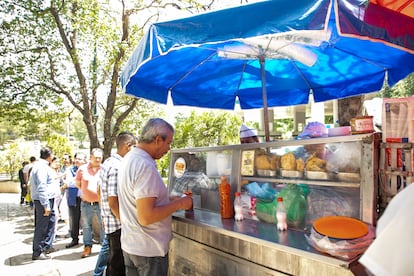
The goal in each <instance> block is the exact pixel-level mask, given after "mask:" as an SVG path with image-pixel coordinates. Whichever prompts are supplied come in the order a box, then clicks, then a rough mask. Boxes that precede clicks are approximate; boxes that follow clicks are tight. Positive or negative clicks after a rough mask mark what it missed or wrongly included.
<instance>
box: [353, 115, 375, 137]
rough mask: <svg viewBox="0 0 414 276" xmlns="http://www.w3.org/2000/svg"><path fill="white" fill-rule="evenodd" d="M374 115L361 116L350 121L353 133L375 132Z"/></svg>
mask: <svg viewBox="0 0 414 276" xmlns="http://www.w3.org/2000/svg"><path fill="white" fill-rule="evenodd" d="M373 118H374V117H373V116H359V117H355V118H352V119H351V121H350V124H351V130H352V134H362V133H371V132H374V123H373Z"/></svg>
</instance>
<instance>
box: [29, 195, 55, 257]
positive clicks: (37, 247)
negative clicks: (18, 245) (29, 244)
mask: <svg viewBox="0 0 414 276" xmlns="http://www.w3.org/2000/svg"><path fill="white" fill-rule="evenodd" d="M53 204H54V199H49V205H50V214H49V216H47V217H45V216H44V215H43V214H44V211H45V210H44V208H43V206H42V204H40V201H39V200H34V206H35V230H34V236H33V257H38V256H39V255H40V254H41V253H42V252H44V251H45V250H47V249H49V248H51V247H52V243H53V238H54V236H55V223H56V218H55V210H54V209H55V208H54V206H53Z"/></svg>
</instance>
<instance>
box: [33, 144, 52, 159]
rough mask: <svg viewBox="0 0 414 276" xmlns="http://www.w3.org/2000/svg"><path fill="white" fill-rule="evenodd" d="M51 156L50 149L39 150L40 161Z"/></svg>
mask: <svg viewBox="0 0 414 276" xmlns="http://www.w3.org/2000/svg"><path fill="white" fill-rule="evenodd" d="M52 154H53V151H52V149H51V148H50V147H43V148H41V149H40V158H42V159H47V158H49V157H50V156H51V155H52ZM30 159H31V158H30Z"/></svg>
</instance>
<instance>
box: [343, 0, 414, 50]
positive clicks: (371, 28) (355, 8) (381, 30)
mask: <svg viewBox="0 0 414 276" xmlns="http://www.w3.org/2000/svg"><path fill="white" fill-rule="evenodd" d="M336 11H337V14H338V16H337V22H338V26H339V30H340V33H341V34H342V35H351V36H352V35H354V36H358V37H360V38H365V39H370V40H374V41H375V40H377V41H382V42H385V43H388V44H389V45H391V46H398V47H400V48H401V49H404V50H406V51H409V52H411V53H414V1H413V0H365V1H361V0H337V8H336Z"/></svg>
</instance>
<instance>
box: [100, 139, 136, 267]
mask: <svg viewBox="0 0 414 276" xmlns="http://www.w3.org/2000/svg"><path fill="white" fill-rule="evenodd" d="M135 144H136V138H135V136H134V135H133V134H132V133H130V132H121V133H119V134H118V136H117V138H116V148H117V151H116V153H114V154H112V156H111V157H109V158H108V159H106V160H105V162H104V163H103V164H102V166H101V171H100V182H99V185H100V186H99V187H100V205H101V217H102V224H103V226H104V231H105V234H106V236H107V238H108V240H109V259H108V264H107V267H106V275H125V266H124V256H123V254H122V249H121V222H120V220H119V205H118V168H119V166H120V164H121V160H122V158H123V157H124V156H125V154H127V153H128V152H129V151H130V149H131V148H132V147H133V146H134V145H135Z"/></svg>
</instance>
